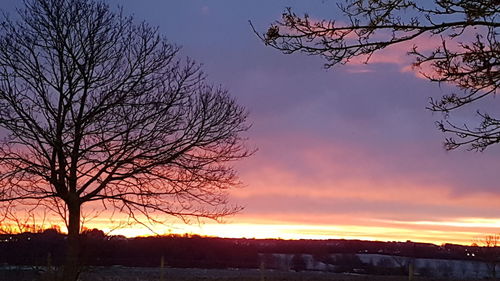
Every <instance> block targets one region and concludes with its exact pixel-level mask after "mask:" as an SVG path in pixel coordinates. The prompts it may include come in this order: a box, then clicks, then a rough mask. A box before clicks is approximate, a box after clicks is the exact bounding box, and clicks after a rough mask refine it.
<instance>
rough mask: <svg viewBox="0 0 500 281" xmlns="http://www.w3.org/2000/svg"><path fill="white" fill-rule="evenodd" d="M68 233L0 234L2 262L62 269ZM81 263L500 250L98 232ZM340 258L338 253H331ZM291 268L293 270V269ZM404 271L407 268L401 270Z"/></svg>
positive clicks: (86, 238)
mask: <svg viewBox="0 0 500 281" xmlns="http://www.w3.org/2000/svg"><path fill="white" fill-rule="evenodd" d="M65 239H66V235H64V234H61V233H59V232H57V231H56V230H53V229H51V230H45V231H43V232H40V233H22V234H17V235H9V234H5V235H0V264H9V265H40V266H44V265H47V263H49V262H50V263H51V264H52V265H56V266H58V265H62V264H63V262H64V259H65V254H64V253H65V247H66V244H65ZM82 245H83V247H82V249H83V251H82V252H81V253H80V255H81V256H80V259H81V261H82V265H83V266H111V265H123V266H140V267H158V266H159V265H160V260H161V258H162V257H163V258H164V261H165V265H166V266H169V267H180V268H182V267H197V268H259V266H261V262H262V260H263V259H266V260H267V261H266V268H276V267H277V264H276V262H275V261H272V259H273V257H274V256H273V255H275V254H287V255H292V256H293V260H292V264H291V268H290V269H292V270H298V271H300V270H304V269H306V266H305V264H304V261H303V260H301V256H300V255H301V254H302V255H306V254H307V255H311V256H312V257H313V258H314V260H316V261H319V262H323V263H325V264H335V265H337V266H341V267H342V268H346V270H347V271H349V268H350V269H351V270H352V269H353V268H354V267H356V266H358V267H359V266H360V265H361V264H362V263H361V261H360V260H359V259H357V258H356V257H357V256H356V255H352V254H357V253H366V254H385V255H391V256H402V257H414V258H438V259H462V260H467V259H468V260H478V261H479V260H482V259H483V256H484V257H487V254H488V253H489V252H488V253H486V252H485V251H493V250H495V251H497V250H498V247H494V248H491V247H489V248H488V247H479V246H462V245H453V244H445V245H442V246H437V245H434V244H426V243H414V242H373V241H359V240H275V239H225V238H213V237H200V236H197V235H191V236H190V235H184V236H179V235H170V236H157V237H137V238H129V239H127V238H125V237H123V236H106V235H104V233H103V232H102V231H100V230H87V231H84V232H83V234H82ZM333 254H337V255H333ZM292 267H293V268H292ZM403 271H404V270H403Z"/></svg>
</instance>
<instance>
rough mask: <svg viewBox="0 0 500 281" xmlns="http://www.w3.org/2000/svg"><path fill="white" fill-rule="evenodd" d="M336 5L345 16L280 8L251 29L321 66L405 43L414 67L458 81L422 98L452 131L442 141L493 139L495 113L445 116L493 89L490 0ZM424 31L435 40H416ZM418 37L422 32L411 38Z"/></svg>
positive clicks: (497, 133) (496, 135) (493, 4)
mask: <svg viewBox="0 0 500 281" xmlns="http://www.w3.org/2000/svg"><path fill="white" fill-rule="evenodd" d="M338 6H339V8H340V10H341V11H342V13H343V15H344V16H345V21H342V19H340V20H338V21H335V20H317V19H314V18H312V17H310V16H309V15H307V14H305V15H303V16H301V15H297V14H296V13H295V12H293V10H292V9H291V8H288V9H286V10H285V12H284V13H283V16H282V19H281V20H278V21H276V22H275V23H274V24H272V25H271V26H270V27H269V29H268V30H267V33H265V34H258V32H256V31H255V28H254V32H255V33H256V34H257V35H258V36H259V37H260V38H261V39H262V40H263V41H264V42H265V43H266V44H267V45H269V46H271V47H273V48H276V49H278V50H280V51H282V52H283V53H285V54H291V53H296V52H301V53H306V54H309V55H318V56H321V57H323V58H324V59H325V60H326V64H325V66H326V67H327V68H330V67H332V66H334V65H336V64H339V63H340V64H344V63H348V62H349V61H350V60H352V59H353V58H355V57H364V58H365V59H366V61H365V62H368V61H369V59H370V57H371V56H372V55H373V54H375V53H377V52H379V51H381V50H382V49H384V48H386V47H389V46H392V45H396V44H404V43H410V44H412V43H413V48H409V50H408V53H409V54H411V55H413V56H414V58H415V61H414V67H416V68H418V69H419V70H420V72H421V73H422V75H423V76H425V77H426V78H428V79H429V80H431V81H435V82H440V83H441V82H446V83H450V84H452V85H455V86H457V87H458V89H457V92H452V93H450V94H447V95H444V96H442V97H441V98H440V99H438V100H435V99H431V100H430V106H429V109H430V110H432V111H437V112H442V113H444V120H443V121H440V122H438V128H439V129H440V130H442V131H443V132H446V133H451V134H452V135H454V136H455V137H451V138H447V139H446V141H445V148H446V149H448V150H451V149H455V148H457V147H460V146H466V147H468V149H471V150H480V151H482V150H484V149H486V148H487V147H488V146H489V145H492V144H495V143H498V142H500V119H499V117H494V116H492V115H490V114H488V113H486V112H483V111H478V112H477V113H478V115H479V117H480V118H481V122H479V123H478V124H475V125H473V126H471V125H468V124H457V123H455V122H452V121H451V119H450V118H449V115H448V114H449V112H450V111H453V110H455V109H457V108H460V107H463V106H465V105H467V104H470V103H473V102H475V101H477V100H479V99H481V98H484V97H486V96H492V95H495V94H496V93H497V91H498V84H499V80H500V71H499V65H500V44H499V43H498V41H497V37H498V28H499V27H500V22H498V16H499V15H498V12H499V10H500V2H499V1H498V0H478V1H465V0H434V3H433V4H430V3H427V2H425V1H412V0H346V1H345V2H344V4H341V5H338ZM252 27H253V26H252ZM430 37H434V38H437V39H438V40H437V41H438V42H440V43H438V44H435V45H434V46H432V48H431V50H430V51H426V48H421V47H428V45H429V44H432V43H431V42H432V40H426V39H428V38H430ZM418 39H424V40H420V43H419V42H418V41H417V40H418ZM434 41H436V40H434ZM419 44H420V46H419ZM426 45H427V46H426ZM422 49H423V50H422ZM424 66H425V67H424Z"/></svg>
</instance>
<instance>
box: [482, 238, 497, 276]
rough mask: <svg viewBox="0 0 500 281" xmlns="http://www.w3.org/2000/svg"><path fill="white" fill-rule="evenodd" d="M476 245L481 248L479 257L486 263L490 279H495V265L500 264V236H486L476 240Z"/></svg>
mask: <svg viewBox="0 0 500 281" xmlns="http://www.w3.org/2000/svg"><path fill="white" fill-rule="evenodd" d="M477 244H479V245H480V246H482V247H481V251H480V252H479V255H480V258H481V259H483V260H484V262H485V263H486V266H487V268H488V271H489V273H490V277H491V278H493V279H496V278H497V265H498V264H499V263H500V235H499V234H491V235H486V236H484V237H483V238H479V239H477Z"/></svg>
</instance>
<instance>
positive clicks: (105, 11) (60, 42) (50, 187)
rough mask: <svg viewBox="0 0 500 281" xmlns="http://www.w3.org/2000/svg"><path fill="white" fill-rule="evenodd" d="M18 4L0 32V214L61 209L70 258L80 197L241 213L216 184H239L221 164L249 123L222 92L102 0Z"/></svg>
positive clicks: (150, 213) (239, 149)
mask: <svg viewBox="0 0 500 281" xmlns="http://www.w3.org/2000/svg"><path fill="white" fill-rule="evenodd" d="M24 4H25V7H24V8H23V9H20V10H18V17H16V20H12V19H10V18H8V17H7V18H5V19H4V21H3V23H2V24H1V28H0V128H1V134H2V139H1V143H0V202H3V203H4V204H3V205H2V206H3V207H4V208H5V209H4V210H6V211H7V212H8V211H9V210H12V208H13V207H14V206H16V205H29V206H34V207H37V208H38V207H40V206H44V207H46V208H49V209H50V210H52V211H54V212H56V213H58V214H60V215H61V216H62V217H64V218H65V220H66V223H67V225H68V233H69V237H70V239H69V240H70V250H69V251H70V253H69V258H70V259H72V258H75V257H76V255H77V243H76V242H75V243H73V242H71V241H76V240H77V237H78V233H79V231H80V226H81V220H80V219H81V218H80V216H81V207H82V205H84V204H86V203H88V202H92V201H100V202H102V206H103V207H104V208H112V209H114V210H115V211H118V212H123V213H126V214H128V215H129V216H130V218H132V219H137V220H140V219H141V218H146V219H151V220H154V219H155V217H154V214H159V215H172V216H177V217H180V218H182V219H187V218H188V217H190V216H194V217H209V218H213V219H217V218H220V217H221V216H224V215H228V214H233V213H234V212H236V211H238V210H239V209H240V208H239V207H237V206H236V207H235V206H231V205H230V204H229V203H228V201H227V190H228V189H229V188H232V187H234V186H236V185H238V178H237V176H236V172H235V171H234V169H233V167H232V165H231V163H232V161H235V160H238V159H241V158H244V157H247V156H249V155H250V154H251V151H249V150H248V149H247V148H246V147H245V138H244V137H243V136H242V134H243V133H244V132H245V131H247V129H248V128H249V125H248V124H247V122H246V118H247V113H246V111H245V109H244V108H243V107H241V106H240V105H238V104H237V103H236V101H235V100H234V99H233V98H232V97H230V96H229V94H228V93H227V91H226V90H224V89H223V88H222V87H216V86H212V85H210V84H209V83H207V82H206V77H205V75H204V74H203V72H202V71H201V69H200V66H199V65H198V64H197V63H195V62H194V61H192V60H190V59H180V58H179V47H177V46H175V45H173V44H171V43H168V42H167V41H166V39H164V38H163V37H162V36H161V35H160V34H159V32H158V29H157V28H155V27H152V26H149V25H148V24H146V23H135V22H134V20H133V19H132V18H131V17H128V16H124V15H123V14H122V12H120V11H119V12H113V11H112V10H111V9H110V8H109V6H108V5H107V4H105V3H103V2H100V1H92V0H89V1H87V0H27V1H25V2H24ZM71 245H73V246H71ZM72 247H74V249H72ZM72 251H73V252H72ZM74 265H75V261H73V266H74ZM68 272H69V271H68ZM74 274H75V272H74V270H73V271H72V272H69V273H68V274H66V273H65V280H71V279H75V275H74Z"/></svg>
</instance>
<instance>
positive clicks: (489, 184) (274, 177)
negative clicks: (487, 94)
mask: <svg viewBox="0 0 500 281" xmlns="http://www.w3.org/2000/svg"><path fill="white" fill-rule="evenodd" d="M107 2H108V3H110V5H111V6H112V7H115V6H117V5H118V4H120V5H122V6H123V8H124V11H125V13H126V14H133V15H134V17H135V18H136V19H137V20H138V21H142V20H144V21H147V22H148V23H150V24H152V25H157V26H159V29H160V32H161V34H163V35H165V37H166V38H168V40H169V41H170V42H172V43H175V44H178V45H180V46H182V47H183V48H182V56H189V57H191V58H193V59H195V60H197V61H198V62H200V63H202V64H203V69H204V71H205V72H206V74H207V75H208V79H209V80H210V81H211V82H212V83H214V84H221V85H223V86H224V87H225V88H227V89H228V90H229V92H230V93H231V94H232V95H233V96H234V97H236V99H237V100H238V102H239V103H240V104H241V105H243V106H245V107H246V108H247V109H248V111H249V113H250V116H249V121H250V123H251V124H252V128H251V129H250V131H249V132H248V133H247V136H248V138H249V147H256V148H258V152H257V153H256V154H255V155H254V156H252V157H251V158H248V159H245V160H243V161H241V162H239V163H237V170H238V172H239V175H240V178H241V180H242V182H243V183H244V184H243V187H242V188H237V189H234V190H233V191H231V202H233V203H235V204H239V205H242V206H244V207H245V209H244V210H243V211H242V212H241V213H240V214H237V215H235V216H232V217H228V218H226V219H225V223H223V224H217V223H212V222H205V223H203V224H201V225H198V224H196V223H195V224H192V225H189V226H184V225H183V224H182V223H180V222H174V221H173V222H172V223H171V224H168V225H165V226H158V228H156V229H155V230H156V231H157V232H158V233H160V234H163V233H169V232H175V233H184V232H188V233H199V234H202V235H218V236H224V237H257V238H268V237H275V238H278V237H280V238H293V239H297V238H357V239H370V240H402V241H406V240H412V241H422V242H433V243H438V244H439V243H443V242H454V243H461V244H471V243H472V242H474V240H475V239H477V238H478V237H481V236H484V235H486V234H492V233H498V232H500V186H499V184H498V175H499V165H498V159H500V158H499V157H500V145H497V146H492V147H490V148H488V149H487V150H486V151H485V152H482V153H480V152H470V151H465V150H464V149H460V150H456V151H451V152H447V151H445V150H444V148H443V145H442V144H443V141H444V138H445V137H446V136H445V135H443V134H442V133H441V132H439V131H438V130H437V129H436V126H435V121H438V120H440V119H441V115H440V114H436V113H435V114H433V113H431V112H430V111H428V110H426V109H425V107H426V106H427V103H428V100H429V97H439V96H441V95H443V94H446V93H449V91H450V90H452V89H453V88H450V87H447V86H446V85H441V86H439V85H437V84H432V83H430V82H428V81H427V80H424V79H422V78H420V76H419V75H418V73H417V72H416V71H414V70H412V69H411V68H410V67H409V65H410V63H411V58H410V57H406V56H405V55H404V54H405V51H407V50H408V49H409V46H401V47H397V48H393V49H389V50H387V51H384V52H383V53H382V54H380V55H377V56H375V57H374V58H373V61H372V63H371V64H369V65H365V64H362V63H360V62H359V61H358V62H354V63H353V64H351V65H346V66H339V67H335V68H333V69H329V70H325V69H324V68H323V61H322V60H321V59H320V58H318V57H311V56H304V55H298V54H297V55H284V54H282V53H280V52H278V51H276V50H274V49H271V48H269V47H266V46H265V45H264V44H263V43H262V42H260V41H259V40H258V38H257V37H256V36H255V34H253V32H252V29H251V27H250V25H249V22H248V21H249V20H251V21H252V22H253V23H254V25H255V27H256V28H257V29H258V30H259V31H261V32H265V31H266V28H267V27H268V26H269V24H270V23H272V22H273V21H274V20H277V19H279V17H280V16H281V14H282V12H283V10H284V9H285V8H286V7H293V8H294V10H295V11H297V12H299V13H303V12H307V13H308V14H309V15H310V16H311V17H313V18H335V17H339V14H338V9H337V7H336V5H335V3H336V1H333V0H308V1H284V0H273V1H268V0H254V1H234V0H212V1H208V0H172V1H163V0H144V1H136V0H113V1H111V0H110V1H107ZM14 5H21V2H20V1H14V0H8V1H2V4H0V8H1V9H3V10H7V11H11V12H12V11H13V6H14ZM430 42H432V40H428V41H424V42H422V44H423V45H421V47H422V48H425V47H426V46H427V45H426V44H429V43H430ZM428 47H430V45H428ZM497 102H498V101H496V100H494V99H489V100H484V101H482V102H479V103H476V104H473V105H472V107H471V108H469V109H470V110H471V112H472V113H473V112H474V111H475V110H477V109H479V108H486V107H488V108H495V107H494V106H492V105H491V104H492V103H497ZM471 112H469V111H467V110H463V111H460V112H457V113H458V115H456V116H455V118H457V120H464V121H465V120H467V119H469V118H473V116H474V115H473V114H472V113H471ZM106 223H107V220H106V219H104V218H103V219H100V218H96V219H94V220H93V221H91V222H89V226H90V227H92V226H97V227H99V228H104V229H106V228H109V226H108V225H107V224H106ZM112 233H113V234H125V235H144V234H149V233H150V232H148V230H147V229H145V228H141V227H139V226H134V227H130V228H129V227H123V228H121V229H118V230H115V231H114V232H112Z"/></svg>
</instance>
